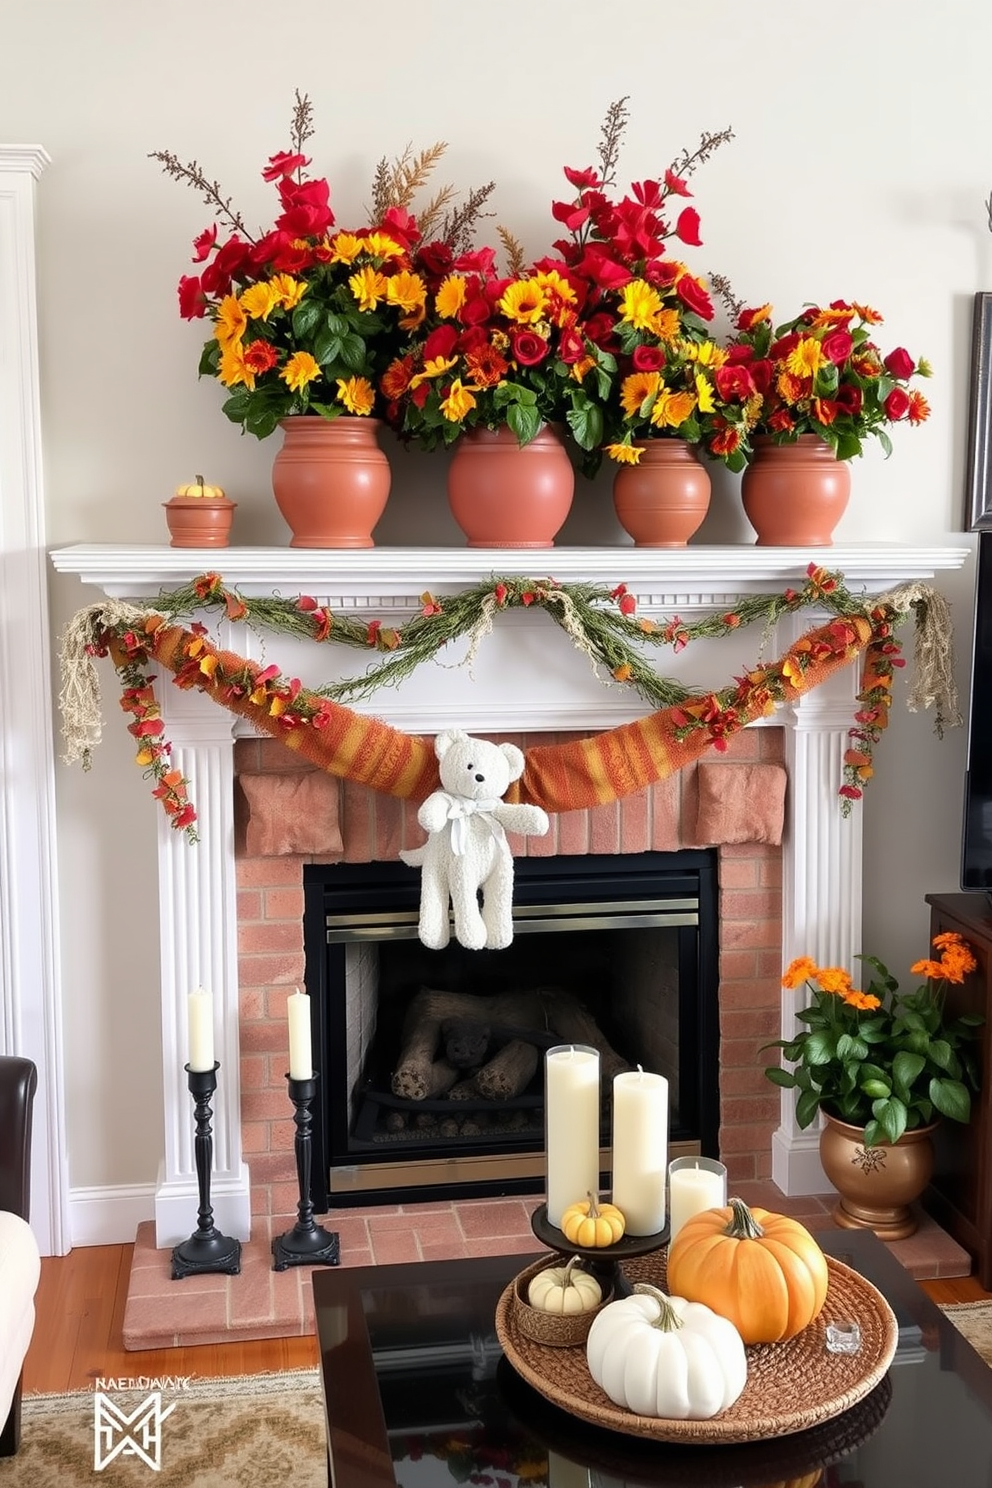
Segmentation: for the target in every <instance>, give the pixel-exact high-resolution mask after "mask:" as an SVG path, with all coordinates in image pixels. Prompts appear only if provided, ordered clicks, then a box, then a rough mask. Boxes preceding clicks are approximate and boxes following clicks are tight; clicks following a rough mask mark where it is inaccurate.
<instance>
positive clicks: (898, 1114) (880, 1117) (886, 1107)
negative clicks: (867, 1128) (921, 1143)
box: [866, 1096, 908, 1143]
mask: <svg viewBox="0 0 992 1488" xmlns="http://www.w3.org/2000/svg"><path fill="white" fill-rule="evenodd" d="M871 1112H872V1115H873V1116H874V1118H875V1120H876V1121H877V1122H878V1125H879V1127H880V1128H881V1130H882V1131H883V1132H884V1133H885V1141H886V1142H889V1143H892V1142H898V1140H899V1138H900V1137H901V1136H902V1134H903V1132H904V1131H905V1130H906V1121H907V1118H908V1112H907V1110H906V1107H905V1106H904V1105H903V1103H902V1101H901V1100H897V1099H896V1098H895V1096H893V1097H892V1098H891V1099H889V1100H877V1101H874V1102H873V1104H872V1108H871ZM866 1135H867V1134H866Z"/></svg>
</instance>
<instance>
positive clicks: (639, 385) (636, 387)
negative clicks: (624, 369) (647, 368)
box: [620, 372, 661, 418]
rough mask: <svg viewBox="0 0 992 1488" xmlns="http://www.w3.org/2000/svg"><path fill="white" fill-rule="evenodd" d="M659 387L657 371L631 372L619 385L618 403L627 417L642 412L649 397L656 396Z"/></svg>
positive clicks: (659, 380)
mask: <svg viewBox="0 0 992 1488" xmlns="http://www.w3.org/2000/svg"><path fill="white" fill-rule="evenodd" d="M660 387H661V374H660V373H659V372H632V373H631V374H630V376H629V377H625V378H624V380H623V382H622V383H621V385H620V404H621V406H622V408H623V411H624V413H625V414H626V415H627V417H628V418H634V417H635V416H636V415H637V414H639V413H641V412H643V409H644V404H645V403H646V402H647V401H648V399H649V398H654V397H657V394H658V389H659V388H660Z"/></svg>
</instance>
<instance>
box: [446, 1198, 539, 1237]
mask: <svg viewBox="0 0 992 1488" xmlns="http://www.w3.org/2000/svg"><path fill="white" fill-rule="evenodd" d="M537 1202H539V1201H535V1204H534V1205H528V1204H526V1203H525V1201H524V1200H523V1199H516V1200H514V1199H500V1200H497V1201H488V1200H486V1199H471V1200H469V1201H467V1202H466V1203H463V1204H460V1205H459V1206H458V1211H457V1212H458V1222H459V1224H460V1225H461V1228H462V1233H463V1234H464V1236H465V1239H466V1240H470V1241H471V1240H477V1239H479V1238H480V1237H481V1236H483V1235H488V1236H490V1237H492V1236H496V1235H498V1236H500V1237H501V1238H507V1237H509V1236H513V1235H529V1236H530V1237H531V1240H533V1238H534V1231H533V1230H532V1229H531V1223H530V1216H531V1211H532V1209H533V1208H534V1207H535V1206H536V1203H537Z"/></svg>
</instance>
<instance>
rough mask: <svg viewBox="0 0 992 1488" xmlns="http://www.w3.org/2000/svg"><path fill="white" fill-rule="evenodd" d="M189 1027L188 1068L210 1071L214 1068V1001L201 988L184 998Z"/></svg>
mask: <svg viewBox="0 0 992 1488" xmlns="http://www.w3.org/2000/svg"><path fill="white" fill-rule="evenodd" d="M186 1014H187V1019H188V1027H189V1067H190V1069H191V1070H197V1071H203V1070H212V1069H213V1067H214V999H213V995H212V994H211V993H210V992H207V991H206V990H205V989H204V988H203V987H197V989H196V991H195V992H190V993H188V994H187V997H186Z"/></svg>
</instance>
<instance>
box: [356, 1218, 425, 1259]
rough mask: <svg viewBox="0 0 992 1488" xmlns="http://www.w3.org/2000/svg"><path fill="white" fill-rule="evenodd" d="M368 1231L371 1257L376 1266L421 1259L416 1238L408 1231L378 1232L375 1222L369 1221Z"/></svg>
mask: <svg viewBox="0 0 992 1488" xmlns="http://www.w3.org/2000/svg"><path fill="white" fill-rule="evenodd" d="M369 1231H370V1233H371V1237H372V1255H373V1258H374V1260H375V1264H376V1265H377V1266H389V1265H392V1264H394V1263H399V1262H401V1261H419V1260H420V1259H421V1256H420V1247H419V1245H418V1244H417V1237H416V1235H414V1234H412V1233H411V1231H410V1230H403V1231H389V1230H383V1231H380V1230H379V1229H378V1227H377V1226H376V1224H375V1222H374V1221H372V1220H370V1221H369Z"/></svg>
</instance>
